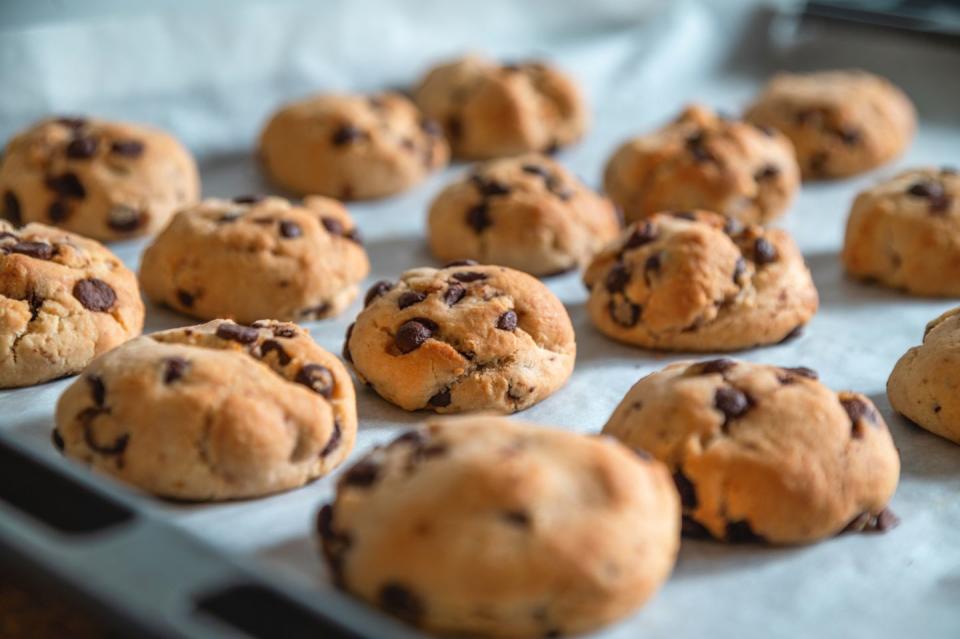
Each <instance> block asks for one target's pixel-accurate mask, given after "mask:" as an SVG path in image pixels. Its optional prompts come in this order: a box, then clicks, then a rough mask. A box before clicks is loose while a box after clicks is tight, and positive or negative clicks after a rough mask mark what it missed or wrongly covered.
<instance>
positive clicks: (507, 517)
mask: <svg viewBox="0 0 960 639" xmlns="http://www.w3.org/2000/svg"><path fill="white" fill-rule="evenodd" d="M503 520H504V521H505V522H507V523H508V524H511V525H513V526H518V527H520V528H529V527H530V514H529V513H527V512H525V511H523V510H508V511H506V512H504V513H503Z"/></svg>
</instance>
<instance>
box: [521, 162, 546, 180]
mask: <svg viewBox="0 0 960 639" xmlns="http://www.w3.org/2000/svg"><path fill="white" fill-rule="evenodd" d="M520 170H522V171H523V172H524V173H529V174H530V175H538V176H540V177H542V178H543V179H544V180H546V179H547V178H549V177H550V176H551V174H550V170H549V169H548V168H546V167H545V166H540V165H539V164H524V165H523V166H522V167H520Z"/></svg>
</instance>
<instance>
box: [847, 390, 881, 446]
mask: <svg viewBox="0 0 960 639" xmlns="http://www.w3.org/2000/svg"><path fill="white" fill-rule="evenodd" d="M840 405H841V406H843V410H845V411H847V415H848V416H849V417H850V434H851V436H852V437H854V438H856V439H859V438H861V437H863V434H864V431H863V422H864V421H867V422H869V423H871V424H874V425H876V420H877V416H876V413H875V412H874V410H873V408H872V407H871V406H870V405H869V404H867V403H866V402H865V401H864V400H862V399H861V398H859V397H846V398H844V399H841V400H840Z"/></svg>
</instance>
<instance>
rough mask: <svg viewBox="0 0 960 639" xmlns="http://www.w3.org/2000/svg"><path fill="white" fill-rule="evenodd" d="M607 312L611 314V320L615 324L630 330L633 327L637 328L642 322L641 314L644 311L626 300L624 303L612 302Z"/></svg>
mask: <svg viewBox="0 0 960 639" xmlns="http://www.w3.org/2000/svg"><path fill="white" fill-rule="evenodd" d="M607 310H608V312H609V313H610V319H612V320H613V321H614V323H615V324H619V325H620V326H623V327H624V328H630V327H631V326H636V325H637V322H638V321H640V312H641V310H642V309H641V308H640V306H639V305H637V304H634V303H633V302H629V301H626V300H624V301H622V302H617V301H616V300H610V304H609V306H608V308H607Z"/></svg>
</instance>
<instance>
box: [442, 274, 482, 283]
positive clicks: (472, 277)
mask: <svg viewBox="0 0 960 639" xmlns="http://www.w3.org/2000/svg"><path fill="white" fill-rule="evenodd" d="M450 277H452V278H453V279H455V280H458V281H460V282H467V283H469V282H479V281H481V280H485V279H487V274H486V273H478V272H476V271H458V272H456V273H454V274H452V275H451V276H450Z"/></svg>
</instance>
